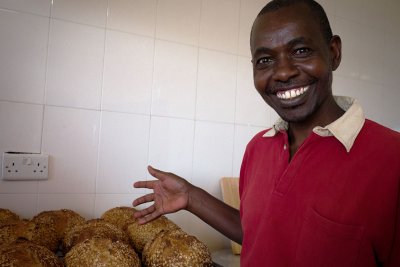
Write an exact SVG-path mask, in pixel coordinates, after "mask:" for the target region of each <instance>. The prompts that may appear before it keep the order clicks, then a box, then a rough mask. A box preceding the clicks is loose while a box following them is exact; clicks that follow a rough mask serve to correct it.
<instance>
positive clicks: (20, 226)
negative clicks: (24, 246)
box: [0, 220, 36, 246]
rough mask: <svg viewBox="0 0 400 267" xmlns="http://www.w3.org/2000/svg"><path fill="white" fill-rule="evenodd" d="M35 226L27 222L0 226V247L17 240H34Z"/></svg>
mask: <svg viewBox="0 0 400 267" xmlns="http://www.w3.org/2000/svg"><path fill="white" fill-rule="evenodd" d="M35 227H36V224H35V223H34V222H31V221H29V220H20V221H14V222H13V223H9V224H6V225H2V226H0V246H7V245H9V244H11V243H13V242H14V241H16V240H18V239H25V240H32V239H34V232H35Z"/></svg>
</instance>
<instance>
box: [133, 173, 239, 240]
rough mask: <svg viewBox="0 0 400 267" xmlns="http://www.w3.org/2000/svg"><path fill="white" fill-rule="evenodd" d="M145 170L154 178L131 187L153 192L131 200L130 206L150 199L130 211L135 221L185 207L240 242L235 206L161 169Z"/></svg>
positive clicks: (147, 219) (145, 221)
mask: <svg viewBox="0 0 400 267" xmlns="http://www.w3.org/2000/svg"><path fill="white" fill-rule="evenodd" d="M148 170H149V173H150V174H151V175H152V176H154V177H155V178H157V180H154V181H140V182H136V183H135V184H134V187H135V188H148V189H152V190H153V193H150V194H147V195H145V196H143V197H140V198H138V199H136V200H134V201H133V206H137V205H140V204H143V203H147V202H154V203H153V204H152V205H151V206H150V207H148V208H146V209H143V210H140V211H137V212H136V213H135V214H134V216H135V217H136V218H137V219H139V223H147V222H149V221H152V220H154V219H156V218H158V217H159V216H161V215H163V214H168V213H173V212H176V211H179V210H182V209H185V210H187V211H189V212H191V213H193V214H194V215H196V216H197V217H199V218H200V219H202V220H203V221H204V222H206V223H207V224H209V225H210V226H211V227H213V228H215V229H216V230H217V231H219V232H221V233H222V234H223V235H225V236H226V237H228V238H229V239H231V240H233V241H235V242H237V243H239V244H241V243H242V227H241V224H240V214H239V211H238V210H237V209H235V208H232V207H231V206H229V205H227V204H225V203H224V202H222V201H221V200H219V199H217V198H215V197H214V196H212V195H210V194H209V193H207V192H206V191H204V190H203V189H201V188H199V187H196V186H194V185H192V184H191V183H189V182H187V181H186V180H185V179H183V178H181V177H179V176H177V175H175V174H173V173H167V172H163V171H160V170H157V169H154V168H152V167H150V166H149V167H148Z"/></svg>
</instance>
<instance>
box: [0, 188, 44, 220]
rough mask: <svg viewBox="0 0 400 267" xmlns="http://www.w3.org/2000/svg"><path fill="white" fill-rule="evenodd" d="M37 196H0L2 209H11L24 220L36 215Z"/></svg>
mask: <svg viewBox="0 0 400 267" xmlns="http://www.w3.org/2000/svg"><path fill="white" fill-rule="evenodd" d="M36 202H37V195H36V194H0V203H1V206H0V208H3V209H9V210H11V211H12V212H14V213H16V214H17V215H18V216H19V217H20V218H22V219H31V218H32V217H33V216H35V215H36Z"/></svg>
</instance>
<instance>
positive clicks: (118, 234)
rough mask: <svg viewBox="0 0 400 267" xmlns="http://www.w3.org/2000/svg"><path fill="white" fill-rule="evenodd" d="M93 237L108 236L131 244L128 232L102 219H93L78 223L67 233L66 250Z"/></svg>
mask: <svg viewBox="0 0 400 267" xmlns="http://www.w3.org/2000/svg"><path fill="white" fill-rule="evenodd" d="M92 238H107V239H110V240H111V241H120V242H122V243H125V244H129V238H128V236H127V234H126V233H125V232H124V231H122V230H121V229H120V228H118V227H117V226H115V225H113V224H111V223H108V222H106V221H104V220H102V219H93V220H89V221H87V222H86V223H84V224H81V225H77V226H76V227H74V228H72V229H71V230H70V231H68V232H67V233H66V234H65V237H64V241H63V244H64V248H65V251H69V250H70V249H71V248H72V247H73V246H75V245H77V244H79V243H81V242H83V241H85V240H88V239H92Z"/></svg>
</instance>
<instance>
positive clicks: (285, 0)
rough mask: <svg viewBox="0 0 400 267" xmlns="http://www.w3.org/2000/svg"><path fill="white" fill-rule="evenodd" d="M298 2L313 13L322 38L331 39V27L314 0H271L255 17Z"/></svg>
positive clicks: (328, 40)
mask: <svg viewBox="0 0 400 267" xmlns="http://www.w3.org/2000/svg"><path fill="white" fill-rule="evenodd" d="M299 3H304V4H305V5H307V6H308V7H309V8H310V10H311V13H312V14H313V15H314V17H315V20H316V21H318V23H319V25H320V28H321V33H322V35H323V36H324V39H325V40H326V42H328V43H329V42H330V40H331V39H332V29H331V26H330V24H329V20H328V17H327V15H326V13H325V11H324V9H323V7H322V6H321V5H320V4H318V3H317V2H315V1H314V0H272V1H271V2H269V3H268V4H266V5H265V6H264V7H263V9H261V11H260V13H258V15H257V17H259V16H261V15H263V14H265V13H267V12H272V11H276V10H279V9H281V8H283V7H288V6H291V5H294V4H299Z"/></svg>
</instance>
